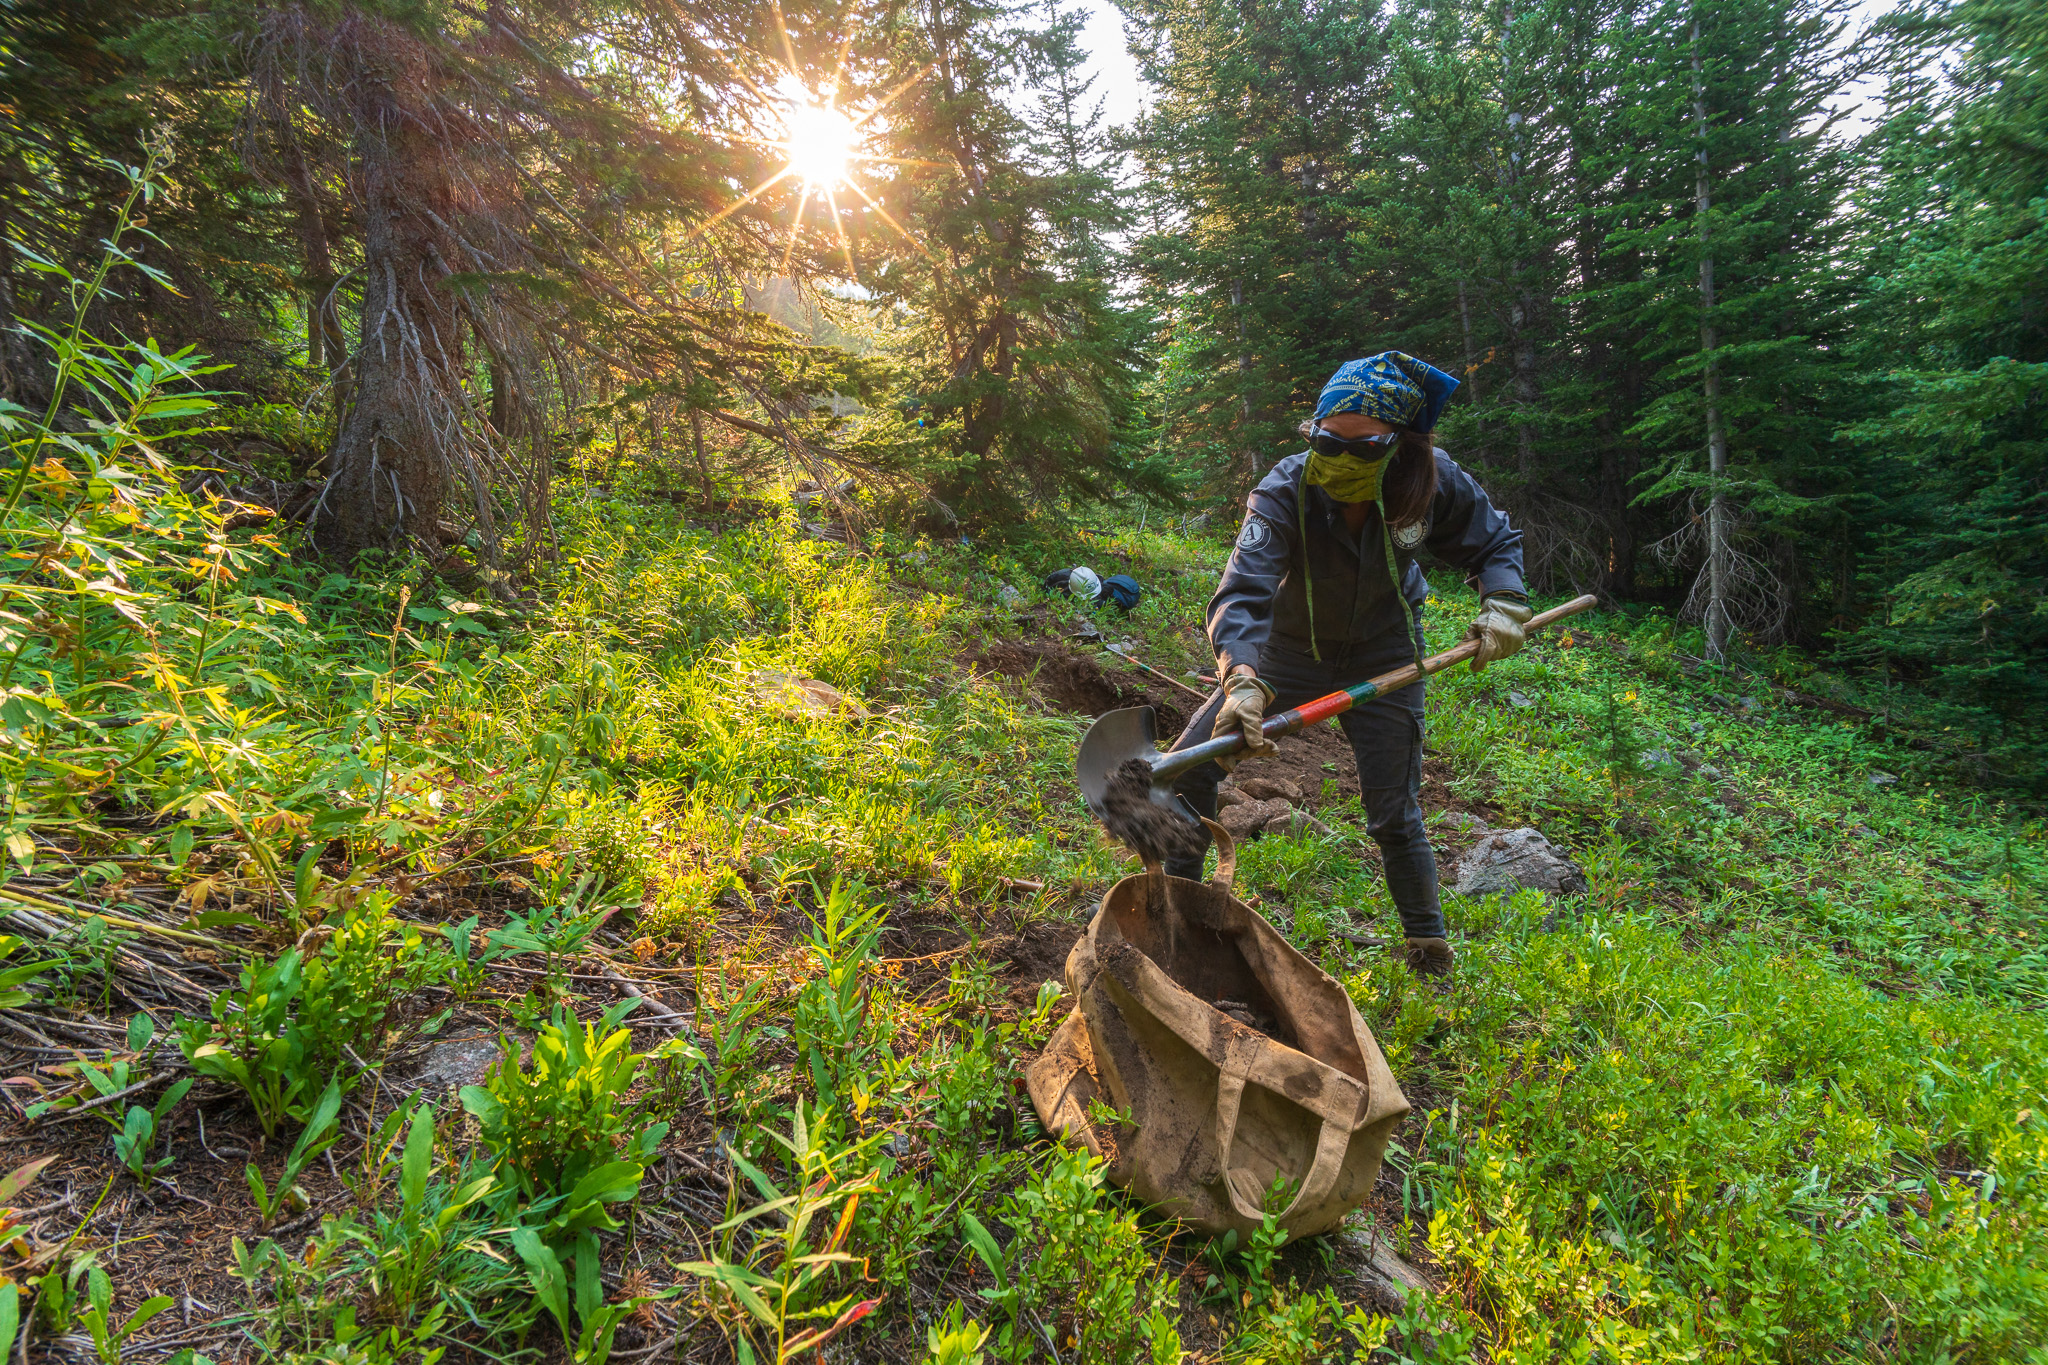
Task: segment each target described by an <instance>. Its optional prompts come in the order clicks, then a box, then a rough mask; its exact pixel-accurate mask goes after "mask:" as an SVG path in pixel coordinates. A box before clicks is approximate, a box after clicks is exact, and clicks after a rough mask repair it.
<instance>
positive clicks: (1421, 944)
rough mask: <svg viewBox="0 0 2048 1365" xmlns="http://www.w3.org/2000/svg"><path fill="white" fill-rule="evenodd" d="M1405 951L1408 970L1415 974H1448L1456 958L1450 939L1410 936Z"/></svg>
mask: <svg viewBox="0 0 2048 1365" xmlns="http://www.w3.org/2000/svg"><path fill="white" fill-rule="evenodd" d="M1407 953H1408V970H1409V971H1411V972H1414V973H1415V974H1416V975H1417V976H1449V975H1450V974H1451V968H1452V967H1453V966H1454V965H1455V964H1456V963H1457V960H1458V955H1457V954H1456V953H1453V952H1452V951H1451V945H1450V941H1449V940H1448V939H1441V938H1411V939H1409V940H1408V949H1407Z"/></svg>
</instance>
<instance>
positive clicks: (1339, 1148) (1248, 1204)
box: [1216, 1035, 1351, 1223]
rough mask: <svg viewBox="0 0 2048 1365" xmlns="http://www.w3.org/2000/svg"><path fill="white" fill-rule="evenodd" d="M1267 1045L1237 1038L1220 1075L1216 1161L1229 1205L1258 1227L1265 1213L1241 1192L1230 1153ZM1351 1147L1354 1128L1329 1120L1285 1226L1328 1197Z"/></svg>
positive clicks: (1284, 1217) (1284, 1218) (1285, 1217)
mask: <svg viewBox="0 0 2048 1365" xmlns="http://www.w3.org/2000/svg"><path fill="white" fill-rule="evenodd" d="M1263 1046H1264V1045H1263V1044H1262V1043H1260V1042H1259V1041H1257V1040H1256V1039H1252V1038H1246V1037H1243V1036H1241V1035H1240V1036H1238V1037H1234V1038H1232V1039H1231V1041H1230V1045H1229V1048H1228V1049H1227V1050H1226V1051H1225V1053H1224V1056H1223V1065H1222V1066H1220V1067H1219V1068H1217V1075H1216V1150H1217V1154H1218V1155H1217V1160H1218V1161H1219V1162H1220V1163H1221V1165H1222V1171H1223V1190H1224V1193H1226V1194H1228V1195H1229V1196H1230V1206H1231V1207H1232V1208H1234V1209H1236V1210H1237V1213H1238V1216H1239V1217H1240V1218H1243V1219H1245V1220H1246V1221H1248V1222H1253V1223H1258V1222H1263V1221H1264V1220H1265V1217H1266V1211H1265V1209H1263V1208H1261V1207H1260V1206H1259V1205H1258V1204H1257V1203H1255V1202H1253V1201H1252V1200H1249V1199H1246V1198H1245V1197H1244V1194H1243V1193H1242V1192H1241V1191H1240V1190H1239V1189H1238V1188H1237V1182H1236V1181H1235V1180H1233V1179H1232V1178H1231V1174H1230V1149H1231V1147H1232V1146H1233V1145H1234V1144H1235V1143H1236V1141H1237V1114H1238V1109H1239V1107H1240V1106H1241V1105H1242V1104H1243V1102H1244V1084H1245V1081H1246V1080H1247V1079H1249V1077H1250V1074H1251V1059H1252V1058H1253V1057H1255V1056H1257V1055H1258V1052H1259V1050H1260V1048H1261V1047H1263ZM1350 1146H1351V1130H1350V1129H1349V1128H1348V1127H1346V1126H1345V1125H1343V1124H1341V1123H1337V1122H1335V1121H1334V1120H1331V1119H1328V1118H1325V1119H1324V1120H1323V1129H1322V1132H1321V1133H1320V1134H1319V1135H1318V1136H1317V1137H1316V1155H1315V1160H1314V1161H1312V1162H1310V1163H1309V1168H1308V1175H1307V1176H1306V1177H1305V1178H1304V1179H1303V1180H1302V1182H1301V1189H1300V1190H1299V1191H1298V1192H1297V1193H1296V1194H1295V1196H1294V1199H1293V1201H1292V1202H1291V1203H1289V1204H1288V1206H1287V1207H1286V1208H1285V1209H1283V1210H1281V1211H1280V1214H1279V1218H1280V1221H1281V1222H1283V1223H1284V1222H1285V1221H1287V1220H1288V1219H1289V1218H1292V1217H1293V1216H1294V1213H1295V1210H1297V1209H1300V1208H1304V1207H1314V1206H1315V1205H1317V1204H1320V1203H1321V1202H1322V1201H1323V1200H1324V1199H1326V1198H1327V1197H1328V1196H1329V1193H1330V1191H1331V1190H1332V1189H1335V1188H1336V1185H1337V1177H1338V1175H1339V1174H1340V1173H1342V1171H1343V1169H1344V1153H1345V1152H1346V1151H1347V1150H1348V1149H1349V1148H1350Z"/></svg>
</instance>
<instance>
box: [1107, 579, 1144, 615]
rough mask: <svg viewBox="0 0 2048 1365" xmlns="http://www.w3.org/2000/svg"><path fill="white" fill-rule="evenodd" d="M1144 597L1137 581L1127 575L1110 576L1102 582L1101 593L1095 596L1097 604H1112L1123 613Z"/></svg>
mask: <svg viewBox="0 0 2048 1365" xmlns="http://www.w3.org/2000/svg"><path fill="white" fill-rule="evenodd" d="M1144 596H1145V590H1144V589H1143V588H1141V587H1139V586H1138V580H1137V579H1135V578H1133V577H1131V576H1130V575H1129V574H1122V573H1120V574H1111V575H1110V576H1109V577H1108V578H1105V579H1103V580H1102V591H1101V592H1100V593H1098V594H1097V595H1096V598H1095V600H1096V601H1097V602H1114V603H1116V604H1117V607H1118V608H1119V609H1120V610H1123V611H1129V610H1130V609H1131V608H1133V607H1135V606H1137V605H1138V602H1139V601H1140V599H1142V598H1143V597H1144Z"/></svg>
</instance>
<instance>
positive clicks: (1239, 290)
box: [1230, 278, 1260, 488]
mask: <svg viewBox="0 0 2048 1365" xmlns="http://www.w3.org/2000/svg"><path fill="white" fill-rule="evenodd" d="M1230 307H1231V311H1232V312H1234V313H1235V314H1236V315H1237V385H1238V388H1237V430H1238V437H1239V440H1240V441H1241V442H1242V444H1240V445H1239V447H1238V453H1239V454H1241V455H1243V456H1244V464H1245V471H1246V473H1245V478H1246V480H1247V482H1246V483H1245V487H1246V488H1251V487H1252V486H1253V485H1254V484H1256V483H1258V481H1259V473H1260V470H1259V453H1258V451H1257V450H1256V449H1254V448H1253V446H1252V443H1251V433H1252V393H1251V382H1252V358H1251V354H1250V353H1249V352H1248V351H1246V350H1245V348H1244V347H1245V343H1244V280H1243V279H1242V278H1239V279H1235V280H1232V281H1231V282H1230Z"/></svg>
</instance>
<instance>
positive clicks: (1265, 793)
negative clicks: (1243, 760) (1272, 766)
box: [1237, 777, 1301, 801]
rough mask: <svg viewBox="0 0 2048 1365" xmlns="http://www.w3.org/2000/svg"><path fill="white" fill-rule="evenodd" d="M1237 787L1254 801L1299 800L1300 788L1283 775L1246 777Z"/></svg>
mask: <svg viewBox="0 0 2048 1365" xmlns="http://www.w3.org/2000/svg"><path fill="white" fill-rule="evenodd" d="M1237 789H1238V790H1239V791H1241V792H1243V793H1244V794H1245V795H1246V796H1249V797H1250V798H1251V799H1252V800H1254V801H1299V800H1301V788H1300V787H1299V786H1298V785H1296V784H1295V783H1293V782H1289V781H1288V780H1287V779H1286V778H1284V777H1247V778H1243V779H1241V780H1240V781H1239V782H1238V784H1237Z"/></svg>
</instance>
